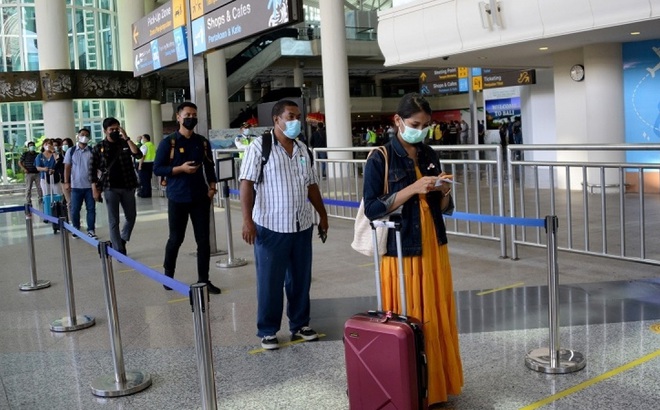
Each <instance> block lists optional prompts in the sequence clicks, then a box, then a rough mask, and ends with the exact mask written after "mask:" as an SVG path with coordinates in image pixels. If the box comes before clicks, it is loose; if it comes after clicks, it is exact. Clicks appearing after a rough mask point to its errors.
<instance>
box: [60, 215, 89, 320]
mask: <svg viewBox="0 0 660 410" xmlns="http://www.w3.org/2000/svg"><path fill="white" fill-rule="evenodd" d="M65 221H66V218H64V217H61V218H60V220H59V224H60V232H61V233H62V234H61V235H60V242H61V243H62V270H63V271H64V284H65V292H66V309H67V313H68V315H69V316H65V317H63V318H61V319H55V320H54V321H52V322H51V324H50V330H51V331H53V332H71V331H74V330H80V329H85V328H88V327H90V326H94V324H95V323H96V320H95V319H94V317H93V316H87V315H81V316H76V301H75V297H74V294H73V276H72V275H71V248H70V247H69V235H68V233H67V231H66V230H65V229H64V222H65Z"/></svg>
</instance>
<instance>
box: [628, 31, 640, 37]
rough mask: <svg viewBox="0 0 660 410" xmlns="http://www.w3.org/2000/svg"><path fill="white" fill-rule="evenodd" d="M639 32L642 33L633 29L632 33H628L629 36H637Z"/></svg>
mask: <svg viewBox="0 0 660 410" xmlns="http://www.w3.org/2000/svg"><path fill="white" fill-rule="evenodd" d="M640 34H642V33H641V32H639V31H633V32H632V33H630V35H631V36H638V35H640Z"/></svg>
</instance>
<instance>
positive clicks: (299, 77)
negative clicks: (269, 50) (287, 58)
mask: <svg viewBox="0 0 660 410" xmlns="http://www.w3.org/2000/svg"><path fill="white" fill-rule="evenodd" d="M301 64H302V65H304V64H305V63H304V62H302V61H300V60H297V59H296V65H295V67H293V86H294V87H298V88H300V87H302V85H303V82H304V81H305V75H304V73H303V68H302V65H301Z"/></svg>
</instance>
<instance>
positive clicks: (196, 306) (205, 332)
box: [190, 283, 218, 410]
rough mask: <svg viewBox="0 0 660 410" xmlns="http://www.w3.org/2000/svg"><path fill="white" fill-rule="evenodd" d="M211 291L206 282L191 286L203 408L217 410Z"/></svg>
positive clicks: (191, 303)
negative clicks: (210, 303) (212, 347)
mask: <svg viewBox="0 0 660 410" xmlns="http://www.w3.org/2000/svg"><path fill="white" fill-rule="evenodd" d="M208 303H209V292H208V287H207V286H206V283H195V284H193V285H191V286H190V305H191V306H192V312H193V320H194V324H195V351H196V352H197V370H198V372H199V385H200V392H201V394H202V409H204V410H216V409H217V408H218V402H217V398H216V394H215V375H214V373H213V351H212V349H211V321H210V319H209V312H208V309H207V308H208Z"/></svg>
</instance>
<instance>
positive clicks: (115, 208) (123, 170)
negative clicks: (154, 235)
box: [89, 117, 142, 255]
mask: <svg viewBox="0 0 660 410" xmlns="http://www.w3.org/2000/svg"><path fill="white" fill-rule="evenodd" d="M103 133H104V134H105V138H104V139H103V140H102V141H101V142H99V143H98V144H96V145H95V146H94V149H93V150H92V162H91V165H90V167H89V177H90V180H91V182H92V193H93V195H94V199H95V200H96V201H98V202H102V199H101V198H103V200H105V206H106V209H107V211H108V227H109V229H110V240H111V241H112V248H113V249H114V250H116V251H118V252H121V253H123V254H124V255H126V242H128V241H129V240H130V239H131V233H132V232H133V227H134V226H135V218H136V213H137V212H136V208H135V188H137V187H138V186H139V183H138V179H137V176H136V175H135V168H134V166H133V158H135V159H140V158H142V152H140V149H139V148H138V147H137V145H135V144H134V143H133V141H131V139H130V138H129V137H128V135H126V131H124V129H123V128H122V127H120V126H119V121H118V120H117V119H116V118H112V117H110V118H106V119H105V120H103ZM101 195H103V197H101ZM120 205H121V207H122V210H123V211H124V216H125V218H126V221H125V223H124V226H123V227H122V228H121V231H120V229H119V206H120Z"/></svg>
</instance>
